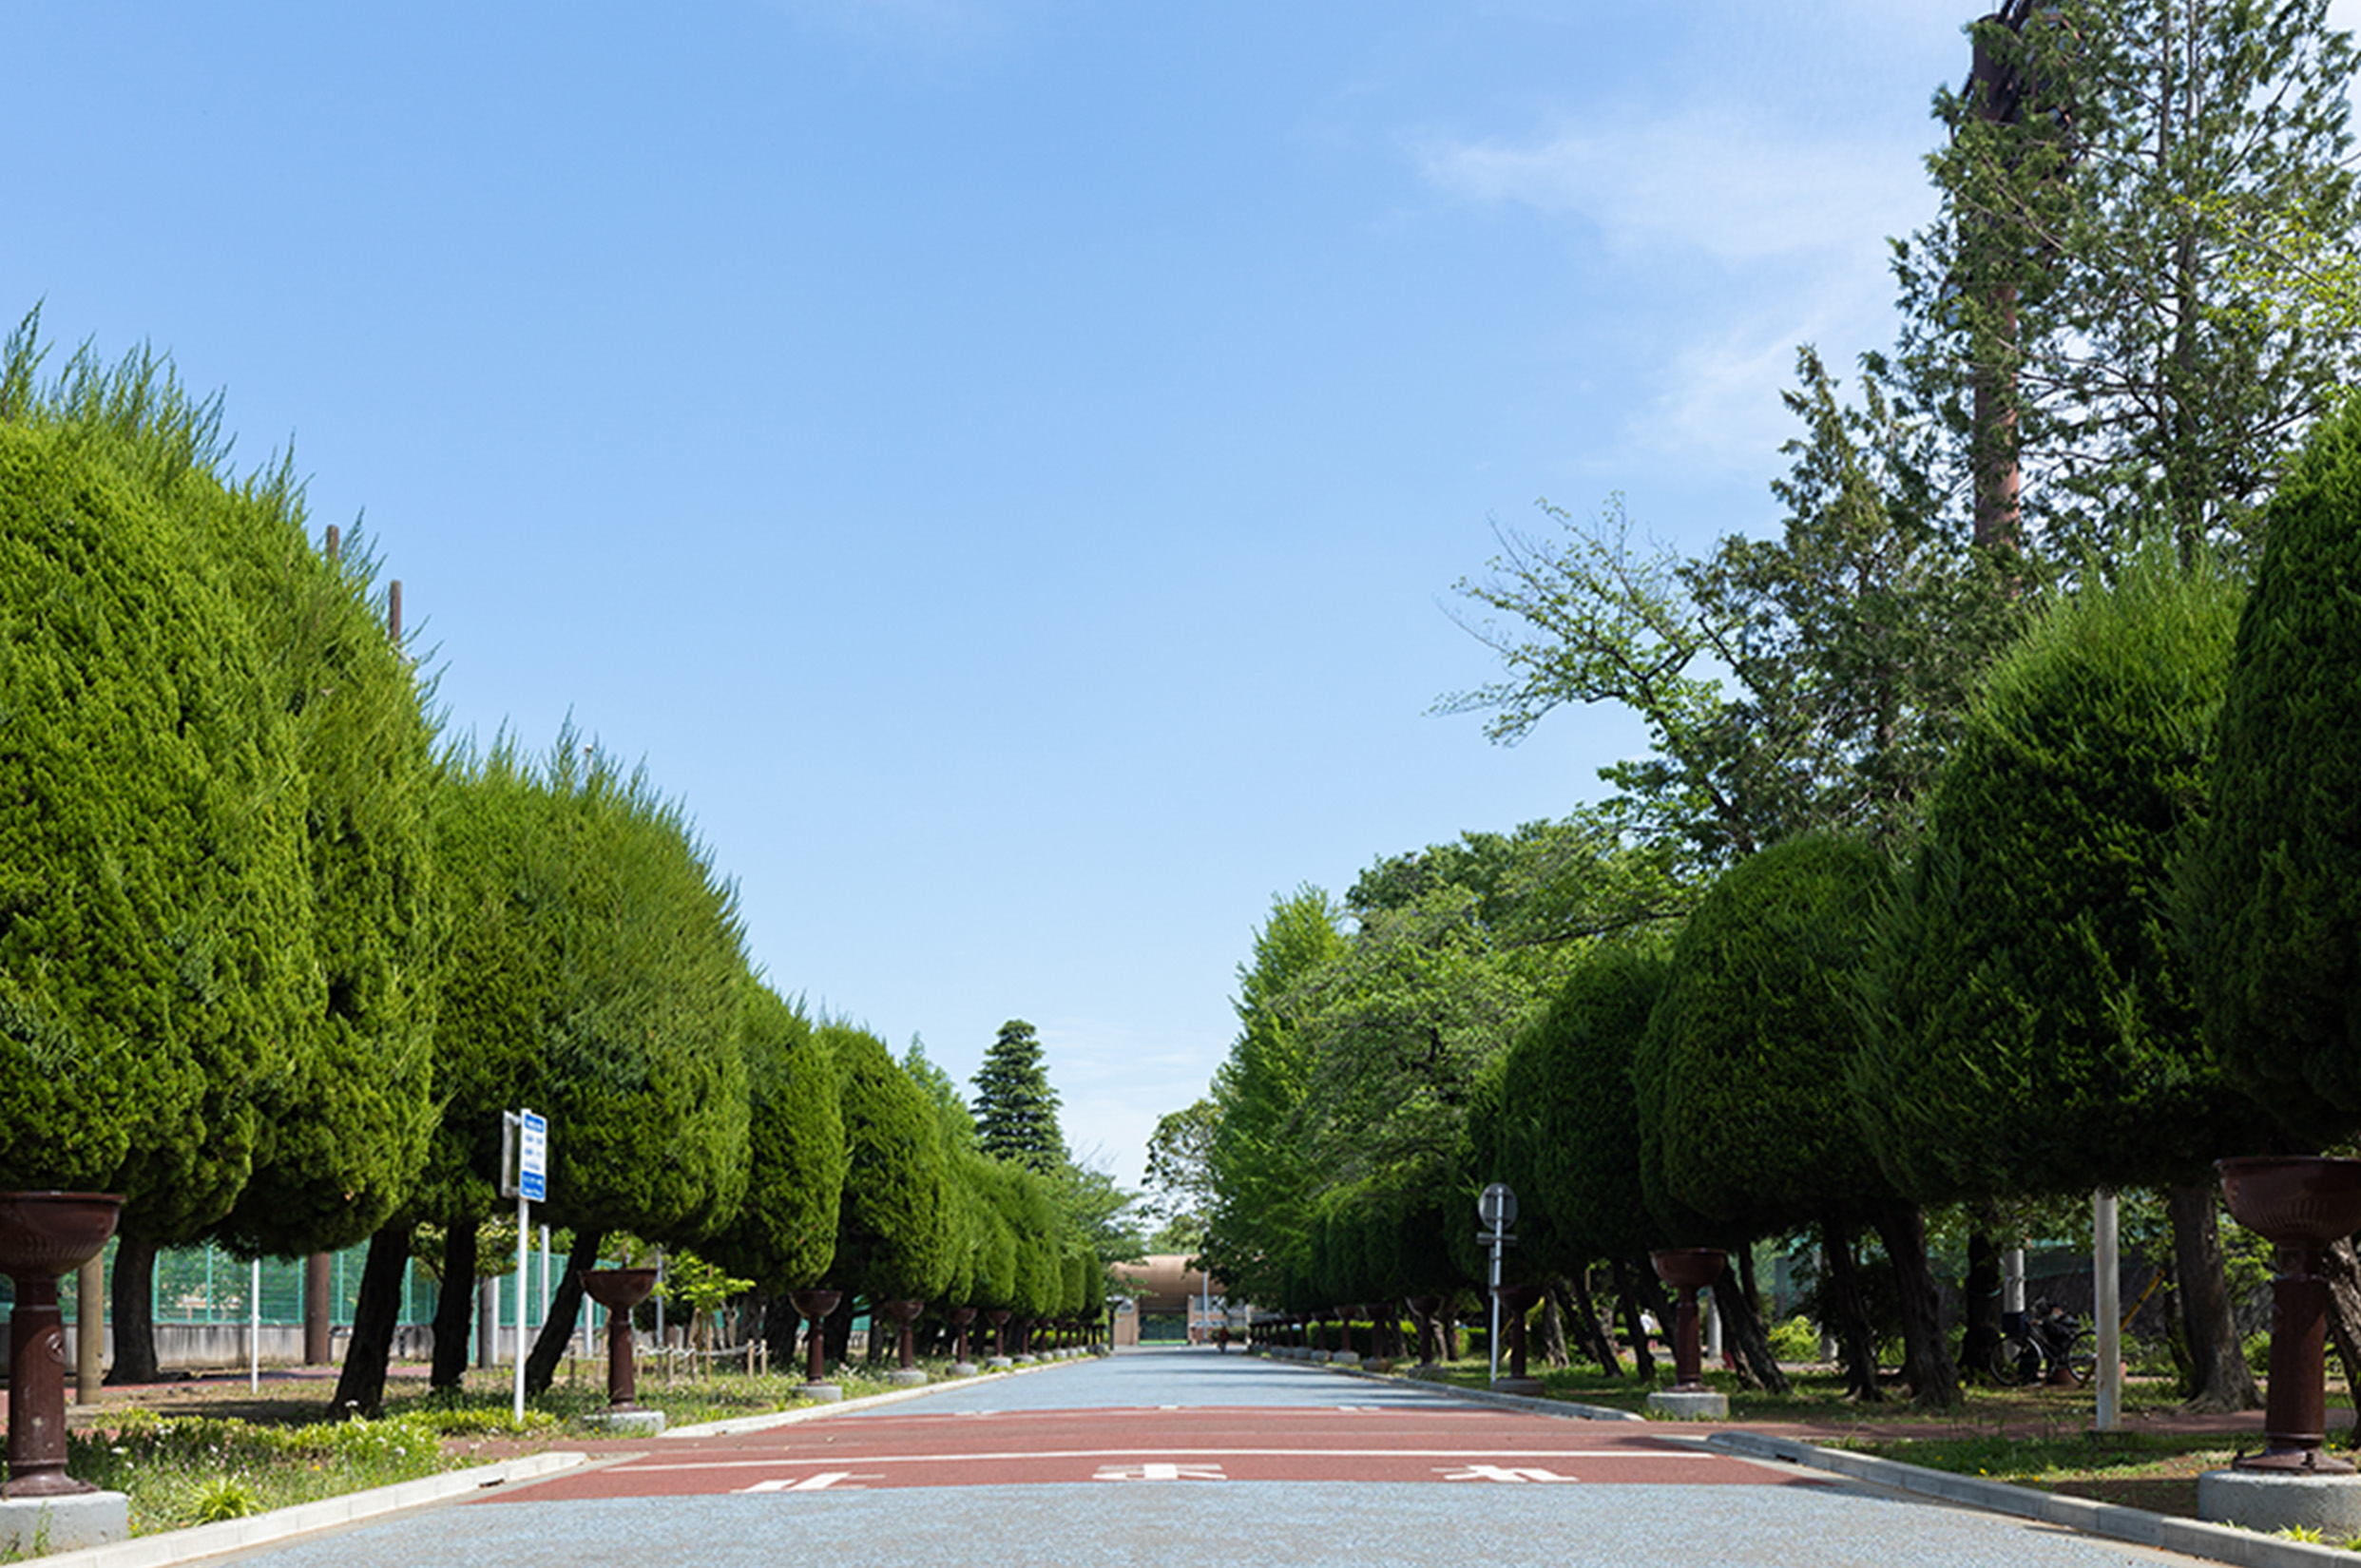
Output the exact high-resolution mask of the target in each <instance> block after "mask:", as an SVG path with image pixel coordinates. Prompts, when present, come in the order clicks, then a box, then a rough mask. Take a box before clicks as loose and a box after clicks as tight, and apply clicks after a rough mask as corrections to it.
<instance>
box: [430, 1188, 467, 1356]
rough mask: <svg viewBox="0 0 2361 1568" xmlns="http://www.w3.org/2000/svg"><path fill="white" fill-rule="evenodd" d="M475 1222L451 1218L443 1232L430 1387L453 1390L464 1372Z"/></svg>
mask: <svg viewBox="0 0 2361 1568" xmlns="http://www.w3.org/2000/svg"><path fill="white" fill-rule="evenodd" d="M475 1224H476V1222H475V1220H474V1218H473V1217H472V1216H470V1217H469V1218H467V1219H453V1220H451V1222H450V1226H449V1229H447V1230H446V1231H444V1233H443V1280H442V1287H443V1288H442V1289H441V1291H437V1292H436V1294H435V1297H434V1365H433V1368H432V1370H431V1371H430V1372H429V1373H428V1374H427V1386H429V1387H432V1388H456V1387H458V1386H460V1383H461V1382H462V1381H463V1380H464V1379H465V1378H466V1377H467V1373H468V1336H469V1334H470V1331H471V1330H472V1329H474V1326H475Z"/></svg>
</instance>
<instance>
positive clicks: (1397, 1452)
mask: <svg viewBox="0 0 2361 1568" xmlns="http://www.w3.org/2000/svg"><path fill="white" fill-rule="evenodd" d="M1144 1454H1158V1455H1163V1456H1167V1457H1173V1458H1180V1459H1205V1460H1221V1459H1449V1460H1458V1461H1462V1462H1464V1463H1475V1462H1479V1461H1483V1460H1495V1459H1498V1460H1610V1461H1611V1460H1643V1461H1647V1462H1649V1463H1658V1462H1661V1461H1665V1460H1718V1461H1721V1462H1723V1463H1745V1462H1743V1461H1737V1460H1733V1459H1732V1457H1731V1456H1730V1455H1727V1454H1716V1453H1709V1452H1706V1451H1703V1450H1700V1449H1688V1448H1167V1447H1163V1446H1161V1445H1156V1446H1150V1445H1147V1444H1141V1445H1139V1446H1137V1447H1131V1448H1032V1449H1020V1450H1015V1451H1011V1452H1008V1453H988V1454H863V1455H862V1456H861V1457H860V1463H863V1464H983V1463H993V1462H996V1461H1015V1462H1018V1463H1023V1462H1025V1461H1027V1460H1044V1459H1098V1460H1106V1461H1109V1462H1120V1461H1123V1460H1133V1459H1137V1458H1139V1457H1140V1456H1142V1455H1144ZM844 1459H845V1456H844V1455H842V1454H829V1455H826V1456H824V1457H814V1458H810V1459H797V1458H795V1457H793V1456H790V1455H784V1454H781V1455H776V1456H774V1457H772V1458H770V1459H716V1460H703V1461H694V1460H691V1461H675V1462H670V1463H662V1464H639V1463H625V1464H623V1465H620V1466H618V1467H617V1468H618V1469H619V1470H624V1471H628V1472H629V1473H631V1474H633V1475H646V1474H653V1473H656V1472H659V1471H670V1470H777V1469H782V1468H788V1467H792V1466H795V1465H798V1464H841V1463H844Z"/></svg>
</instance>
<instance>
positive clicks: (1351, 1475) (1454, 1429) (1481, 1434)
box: [480, 1405, 1824, 1507]
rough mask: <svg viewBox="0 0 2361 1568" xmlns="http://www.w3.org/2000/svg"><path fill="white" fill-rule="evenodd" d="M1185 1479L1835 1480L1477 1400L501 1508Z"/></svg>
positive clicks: (865, 1446) (856, 1451)
mask: <svg viewBox="0 0 2361 1568" xmlns="http://www.w3.org/2000/svg"><path fill="white" fill-rule="evenodd" d="M1185 1481H1195V1482H1213V1481H1358V1482H1394V1483H1401V1482H1432V1483H1436V1484H1451V1483H1455V1482H1456V1483H1473V1484H1507V1485H1549V1484H1564V1483H1568V1482H1590V1483H1606V1484H1610V1485H1611V1484H1615V1483H1619V1482H1621V1483H1625V1484H1629V1483H1633V1482H1678V1483H1680V1484H1685V1485H1692V1486H1695V1485H1713V1484H1722V1485H1755V1486H1780V1485H1787V1486H1795V1485H1804V1486H1816V1485H1821V1484H1824V1483H1823V1482H1818V1481H1815V1480H1808V1479H1801V1478H1797V1477H1795V1476H1794V1475H1792V1474H1791V1473H1787V1472H1783V1471H1780V1470H1776V1469H1773V1468H1771V1467H1769V1466H1765V1465H1758V1464H1754V1463H1748V1462H1747V1461H1745V1460H1741V1459H1737V1458H1734V1457H1732V1456H1729V1455H1726V1454H1720V1453H1715V1452H1711V1451H1708V1450H1706V1449H1704V1448H1701V1447H1699V1446H1696V1445H1694V1444H1686V1443H1680V1442H1676V1441H1667V1440H1665V1439H1663V1438H1660V1437H1657V1436H1654V1435H1652V1434H1650V1433H1649V1432H1647V1431H1646V1429H1645V1428H1642V1427H1638V1425H1637V1424H1636V1423H1635V1424H1629V1425H1626V1424H1624V1423H1621V1422H1586V1421H1567V1420H1564V1419H1561V1418H1557V1417H1551V1416H1528V1415H1523V1414H1519V1413H1514V1412H1508V1411H1495V1410H1483V1409H1469V1408H1467V1407H1447V1408H1441V1409H1436V1410H1405V1409H1403V1408H1402V1407H1400V1406H1399V1405H1395V1406H1392V1407H1388V1408H1384V1409H1376V1408H1355V1407H1353V1406H1352V1405H1339V1406H1335V1407H1332V1408H1311V1409H1305V1408H1270V1407H1260V1406H1238V1407H1223V1406H1210V1407H1207V1406H1191V1407H1186V1408H1180V1409H1161V1408H1116V1409H1082V1410H1026V1411H1010V1412H1008V1413H1005V1414H957V1415H933V1416H930V1415H909V1416H889V1415H884V1414H875V1415H868V1416H864V1417H862V1418H861V1419H859V1420H857V1421H842V1420H836V1421H813V1422H805V1423H802V1424H799V1425H789V1426H778V1427H773V1428H771V1429H770V1430H768V1431H763V1432H750V1433H740V1434H737V1435H734V1436H729V1437H716V1438H692V1439H680V1440H673V1441H665V1442H662V1443H659V1444H656V1445H655V1446H654V1447H653V1448H652V1449H651V1450H650V1451H649V1452H647V1453H645V1454H643V1455H640V1456H636V1457H633V1458H629V1459H625V1460H623V1461H621V1462H619V1463H612V1464H607V1465H603V1466H600V1467H598V1468H596V1469H592V1470H589V1471H585V1472H577V1473H575V1474H573V1475H570V1476H565V1477H560V1478H557V1479H553V1480H551V1481H547V1482H538V1483H536V1484H534V1485H531V1486H528V1487H523V1488H520V1489H519V1490H517V1491H515V1492H514V1493H511V1494H509V1498H508V1499H507V1500H505V1501H528V1500H529V1501H536V1502H555V1501H569V1500H574V1499H583V1498H647V1497H699V1496H712V1495H718V1494H722V1493H732V1492H757V1493H759V1492H784V1491H795V1492H816V1491H854V1490H873V1489H882V1488H887V1487H908V1486H996V1485H997V1486H1005V1485H1012V1484H1017V1483H1027V1482H1029V1483H1042V1482H1050V1483H1055V1482H1185ZM502 1501H504V1500H503V1499H500V1498H487V1499H485V1500H484V1501H483V1502H482V1503H481V1504H480V1505H481V1506H488V1507H497V1506H499V1505H500V1503H501V1502H502Z"/></svg>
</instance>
